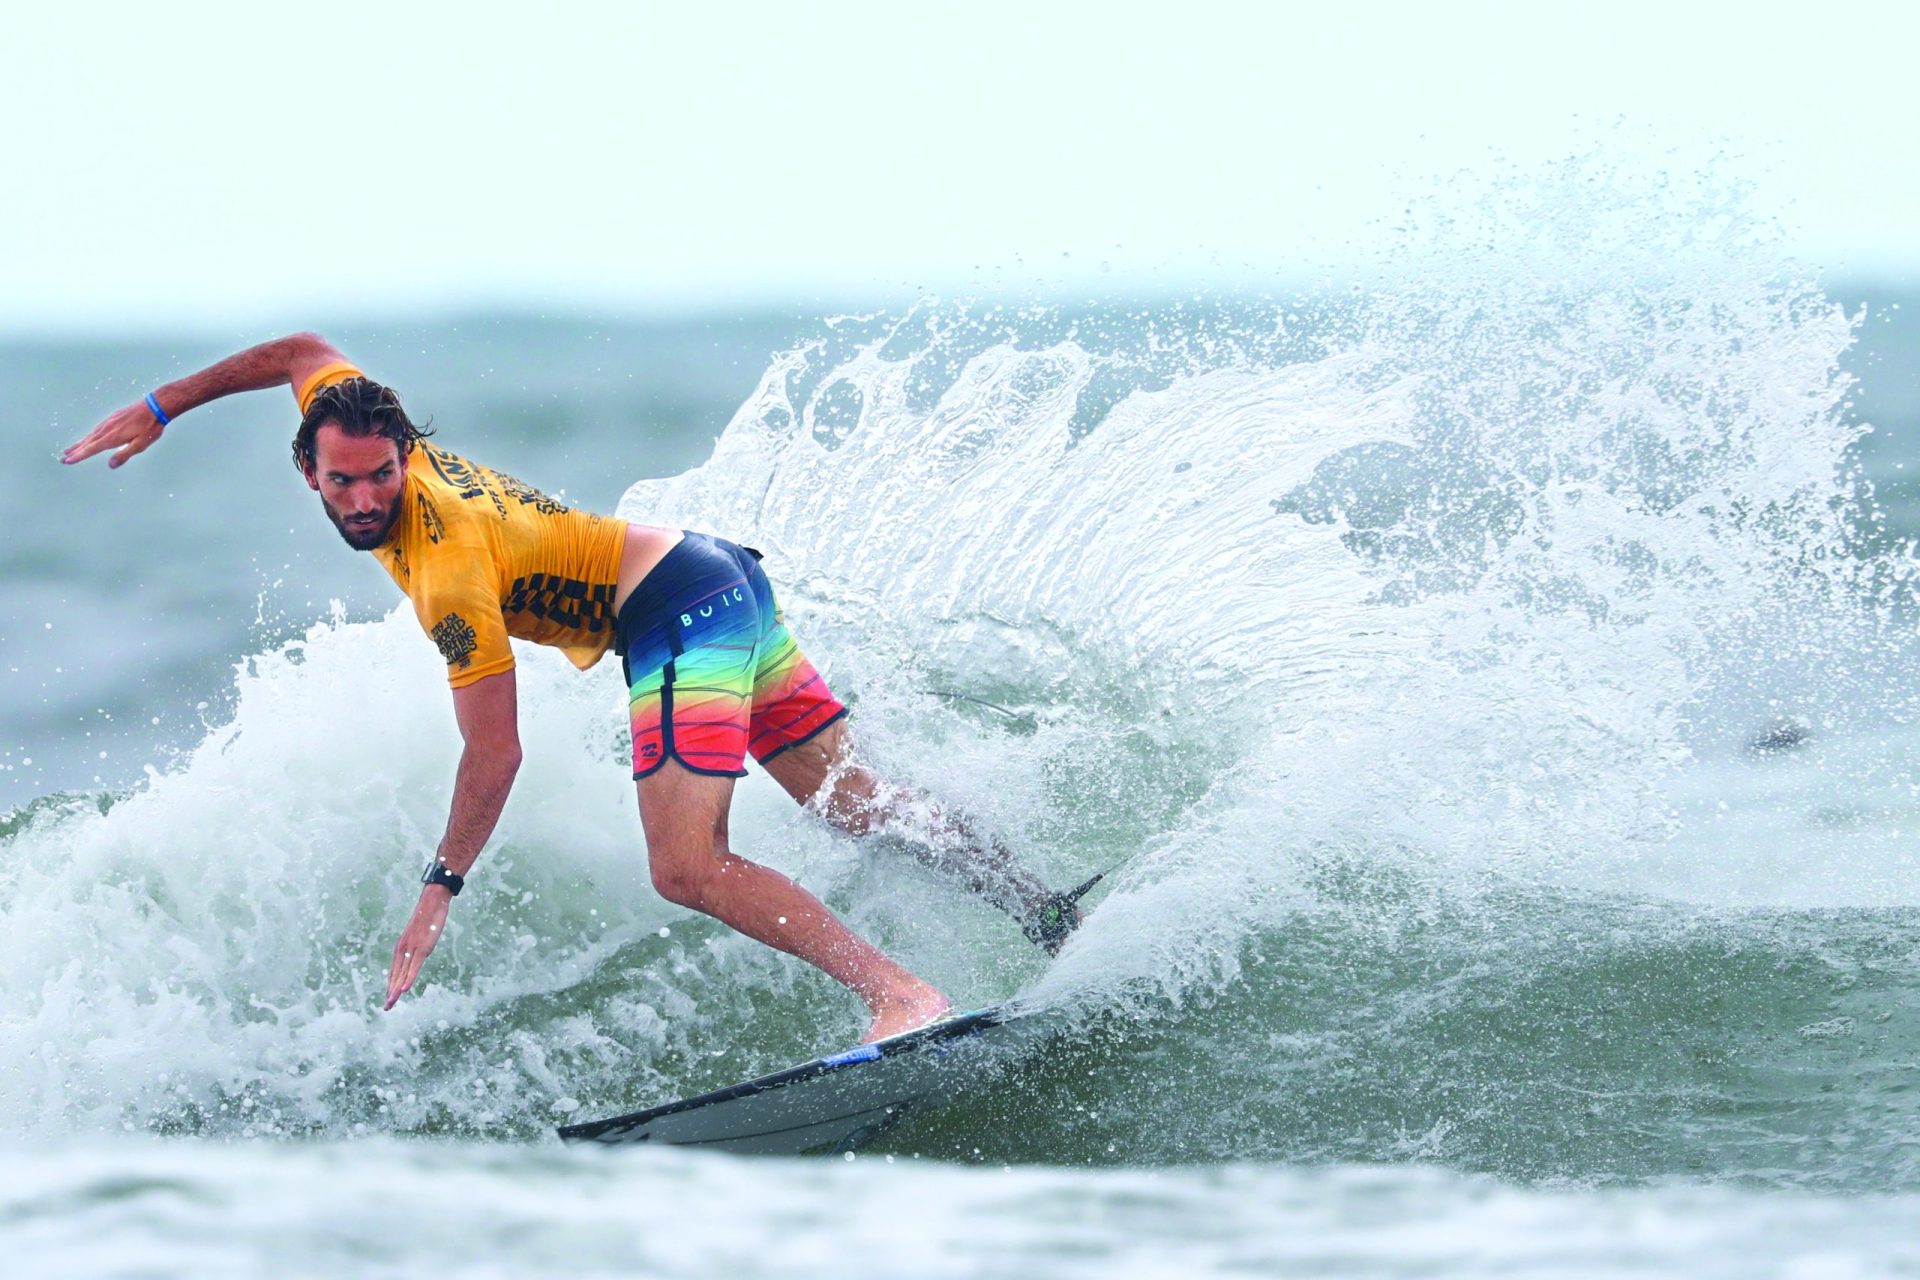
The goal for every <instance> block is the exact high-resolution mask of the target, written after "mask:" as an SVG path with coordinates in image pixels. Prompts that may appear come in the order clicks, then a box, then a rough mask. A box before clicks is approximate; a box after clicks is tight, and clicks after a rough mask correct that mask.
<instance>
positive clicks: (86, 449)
mask: <svg viewBox="0 0 1920 1280" xmlns="http://www.w3.org/2000/svg"><path fill="white" fill-rule="evenodd" d="M163 407H164V406H163ZM165 430H166V428H165V427H163V426H161V425H160V420H159V419H158V418H156V417H154V416H153V411H152V410H151V409H149V408H147V402H146V401H144V400H140V401H136V402H135V403H133V404H130V405H128V406H127V407H126V408H124V409H118V410H115V411H114V412H113V413H112V414H111V415H110V416H109V417H107V419H106V420H105V421H103V422H101V424H100V425H99V426H97V427H95V428H94V429H93V430H92V431H90V432H88V433H87V437H86V439H84V440H81V441H80V442H79V443H77V444H71V445H68V446H67V451H66V452H65V453H63V454H61V455H60V461H62V462H64V463H66V464H67V465H68V466H72V465H73V464H74V463H76V462H85V461H86V460H87V459H88V458H91V457H92V456H93V455H94V454H96V453H105V452H106V451H107V450H108V449H118V450H119V452H118V453H116V454H114V455H113V457H111V458H109V459H107V465H108V466H109V467H117V466H119V465H120V464H122V463H123V462H125V461H126V460H127V459H128V458H131V457H132V456H133V455H134V454H136V453H144V452H146V450H147V447H148V446H149V445H151V444H152V443H153V442H154V441H155V440H158V439H159V438H160V433H161V432H162V431H165Z"/></svg>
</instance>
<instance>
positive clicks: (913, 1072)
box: [559, 1004, 1039, 1155]
mask: <svg viewBox="0 0 1920 1280" xmlns="http://www.w3.org/2000/svg"><path fill="white" fill-rule="evenodd" d="M1023 1019H1024V1021H1023ZM1038 1022H1039V1020H1038V1019H1032V1018H1029V1017H1026V1015H1025V1014H1024V1011H1023V1010H1021V1009H1020V1008H1019V1007H1017V1006H1015V1005H1012V1004H1001V1005H994V1006H992V1007H990V1008H986V1009H977V1010H975V1011H974V1012H972V1013H963V1014H960V1015H958V1016H956V1017H952V1018H946V1019H943V1020H942V1021H940V1022H936V1023H934V1024H932V1025H931V1026H926V1027H921V1028H920V1029H919V1030H917V1031H908V1032H904V1033H902V1034H900V1035H897V1036H889V1037H888V1038H886V1039H885V1040H876V1041H874V1042H873V1043H872V1044H863V1045H857V1046H855V1047H854V1048H852V1049H848V1050H845V1051H843V1052H841V1053H835V1054H829V1055H828V1056H826V1057H824V1058H816V1059H814V1060H813V1061H812V1062H806V1063H802V1064H801V1065H799V1066H797V1067H789V1068H787V1069H786V1070H785V1071H776V1072H774V1073H773V1074H772V1075H766V1076H761V1077H760V1078H758V1079H756V1080H747V1081H743V1082H742V1083H740V1084H736V1085H730V1086H729V1087H727V1088H725V1089H716V1090H714V1091H713V1092H711V1093H702V1094H697V1095H695V1096H694V1097H691V1098H682V1099H681V1100H680V1101H678V1102H669V1103H666V1104H664V1105H662V1106H657V1107H651V1108H648V1109H647V1110H645V1111H635V1112H633V1113H632V1114H630V1115H624V1116H614V1117H612V1118H610V1119H606V1120H589V1121H586V1122H584V1123H582V1124H570V1125H566V1126H564V1127H562V1128H561V1129H560V1130H559V1133H560V1137H561V1139H562V1140H564V1141H567V1142H600V1143H607V1144H622V1143H629V1142H657V1143H668V1144H671V1145H674V1146H688V1147H705V1148H707V1149H709V1150H716V1151H734V1152H740V1153H743V1154H754V1155H810V1154H814V1153H818V1152H834V1153H838V1152H845V1151H856V1150H858V1149H859V1148H861V1147H863V1146H865V1145H866V1144H867V1143H869V1142H872V1141H873V1140H874V1139H875V1138H877V1137H879V1136H880V1135H881V1134H882V1133H885V1132H886V1131H887V1130H888V1129H890V1128H892V1127H893V1126H894V1125H896V1124H898V1123H899V1122H900V1120H901V1119H902V1118H903V1117H905V1116H906V1115H907V1114H908V1113H910V1112H912V1111H915V1110H918V1109H920V1108H924V1107H930V1106H934V1105H937V1104H939V1103H941V1102H943V1101H948V1100H950V1099H952V1098H953V1097H954V1096H956V1095H957V1094H958V1093H959V1092H960V1091H961V1089H962V1088H963V1087H964V1086H965V1085H966V1084H968V1083H969V1081H970V1078H971V1076H972V1073H973V1072H974V1071H975V1070H976V1069H977V1068H978V1066H979V1065H980V1064H981V1062H982V1058H983V1054H984V1053H985V1052H986V1051H987V1050H988V1048H989V1046H990V1045H992V1044H993V1043H995V1042H1000V1043H1011V1042H1013V1041H1015V1040H1017V1039H1019V1038H1020V1037H1021V1036H1022V1035H1023V1033H1031V1032H1032V1031H1033V1030H1035V1029H1037V1026H1038Z"/></svg>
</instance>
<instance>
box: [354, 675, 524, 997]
mask: <svg viewBox="0 0 1920 1280" xmlns="http://www.w3.org/2000/svg"><path fill="white" fill-rule="evenodd" d="M453 714H454V718H455V719H457V720H458V721H459V722H460V736H461V737H462V738H464V739H465V740H466V749H465V750H463V751H462V752H461V753H460V772H459V774H458V775H457V776H456V777H455V779H454V783H453V811H452V812H451V813H450V814H449V815H448V816H447V834H446V835H444V836H442V837H441V839H440V848H439V849H438V850H437V851H436V852H435V854H434V856H435V857H436V858H438V859H439V860H440V861H441V862H442V863H444V864H445V865H446V868H447V870H449V871H451V872H453V873H454V874H455V875H458V876H464V875H466V874H467V872H469V871H471V870H472V869H473V864H474V862H475V861H476V860H478V859H479V857H480V850H481V849H482V848H483V847H484V846H485V845H486V843H487V837H489V836H491V835H492V834H493V828H494V824H495V823H497V822H499V821H500V810H501V809H502V808H504V807H505V806H506V803H507V793H508V792H509V791H511V790H512V789H513V777H514V774H516V773H517V772H519V769H520V730H519V696H518V692H517V690H516V688H515V685H514V680H513V672H512V671H502V672H500V673H499V674H498V675H491V676H486V677H484V678H482V679H479V680H476V681H474V682H473V683H472V684H469V685H463V686H462V687H460V688H458V689H455V690H454V691H453ZM452 903H453V893H452V892H451V891H450V890H448V889H447V888H446V887H445V886H443V885H437V884H430V885H427V886H426V887H424V888H423V889H421V890H420V901H419V903H418V904H417V905H416V906H415V907H414V909H413V918H412V919H410V920H408V921H407V927H406V930H405V931H404V932H403V933H401V935H400V941H399V942H397V943H395V944H394V948H393V967H392V968H391V969H389V970H388V971H387V1008H389V1009H391V1008H393V1006H394V1004H395V1003H396V1002H397V1001H398V1000H399V999H400V997H401V996H403V995H405V994H406V993H407V991H408V989H409V988H411V987H412V986H413V980H414V979H415V978H417V977H419V976H420V966H422V965H424V964H425V963H426V962H427V955H428V953H430V952H431V951H432V950H433V947H434V944H435V943H437V942H439V941H440V934H441V932H442V930H443V929H444V928H445V925H446V922H447V908H448V907H449V906H450V905H452Z"/></svg>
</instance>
